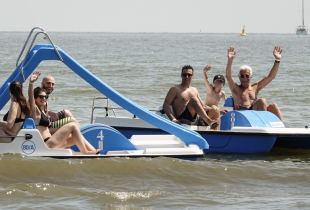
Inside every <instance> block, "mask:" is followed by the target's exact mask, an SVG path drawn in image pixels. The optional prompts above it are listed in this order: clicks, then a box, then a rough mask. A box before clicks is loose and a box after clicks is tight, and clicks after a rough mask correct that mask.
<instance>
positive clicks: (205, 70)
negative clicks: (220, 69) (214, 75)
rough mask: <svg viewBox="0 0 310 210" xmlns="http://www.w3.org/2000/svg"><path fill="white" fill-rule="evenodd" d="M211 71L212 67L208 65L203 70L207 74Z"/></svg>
mask: <svg viewBox="0 0 310 210" xmlns="http://www.w3.org/2000/svg"><path fill="white" fill-rule="evenodd" d="M211 69H212V66H209V65H207V66H206V67H205V68H204V69H203V71H204V72H205V73H206V72H208V71H210V70H211Z"/></svg>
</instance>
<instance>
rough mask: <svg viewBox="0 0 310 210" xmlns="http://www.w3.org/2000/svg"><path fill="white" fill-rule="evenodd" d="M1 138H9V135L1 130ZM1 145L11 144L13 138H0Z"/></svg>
mask: <svg viewBox="0 0 310 210" xmlns="http://www.w3.org/2000/svg"><path fill="white" fill-rule="evenodd" d="M0 136H7V134H6V133H5V132H4V130H3V128H0ZM0 142H1V143H11V142H12V139H11V137H5V138H2V137H1V138H0Z"/></svg>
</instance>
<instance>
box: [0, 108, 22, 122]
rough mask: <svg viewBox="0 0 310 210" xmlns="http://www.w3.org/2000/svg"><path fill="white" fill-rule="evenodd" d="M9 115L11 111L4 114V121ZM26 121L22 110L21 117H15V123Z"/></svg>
mask: <svg viewBox="0 0 310 210" xmlns="http://www.w3.org/2000/svg"><path fill="white" fill-rule="evenodd" d="M8 116H9V111H8V112H7V113H6V114H5V115H4V117H3V121H7V120H8ZM24 121H25V119H22V111H20V116H19V118H16V119H15V122H14V124H15V123H19V122H24Z"/></svg>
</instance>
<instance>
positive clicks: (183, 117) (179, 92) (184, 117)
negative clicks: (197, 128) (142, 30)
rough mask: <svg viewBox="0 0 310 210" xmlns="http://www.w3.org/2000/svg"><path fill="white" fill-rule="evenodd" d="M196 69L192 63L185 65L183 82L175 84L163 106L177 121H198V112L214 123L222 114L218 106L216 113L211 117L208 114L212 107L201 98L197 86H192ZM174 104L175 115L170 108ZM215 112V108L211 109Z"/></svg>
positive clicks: (182, 76)
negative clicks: (207, 111)
mask: <svg viewBox="0 0 310 210" xmlns="http://www.w3.org/2000/svg"><path fill="white" fill-rule="evenodd" d="M193 73H194V69H193V67H191V66H190V65H188V66H184V67H183V68H182V72H181V78H182V83H181V84H179V85H174V86H172V87H171V88H170V90H169V92H168V93H167V96H166V99H165V102H164V105H163V108H164V111H165V113H166V115H167V116H168V117H169V119H170V120H171V121H173V122H175V123H178V124H181V123H185V124H191V123H193V122H195V121H196V118H197V114H198V115H199V116H200V117H201V118H202V119H203V120H204V121H205V122H206V123H207V124H208V125H210V126H211V125H212V124H213V123H215V122H218V120H219V119H218V118H219V116H220V113H219V110H218V109H217V107H212V109H214V114H213V115H212V116H211V115H210V117H211V119H210V117H209V116H208V115H207V114H206V110H208V109H210V107H207V106H206V105H205V104H204V103H203V102H202V100H201V98H200V96H199V93H198V90H197V89H196V88H195V87H192V86H190V84H191V81H192V79H193V78H194V74H193ZM170 104H171V105H172V107H173V110H174V112H175V115H176V116H174V115H173V114H172V112H171V110H170V107H169V105H170ZM209 113H210V114H211V113H213V110H212V111H211V110H210V111H209Z"/></svg>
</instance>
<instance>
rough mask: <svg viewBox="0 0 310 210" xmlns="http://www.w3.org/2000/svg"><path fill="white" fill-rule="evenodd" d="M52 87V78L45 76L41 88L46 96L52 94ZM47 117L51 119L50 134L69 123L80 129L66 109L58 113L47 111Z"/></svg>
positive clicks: (53, 80) (53, 83) (53, 81)
mask: <svg viewBox="0 0 310 210" xmlns="http://www.w3.org/2000/svg"><path fill="white" fill-rule="evenodd" d="M54 86H55V79H54V78H53V77H51V76H46V77H44V78H43V80H42V83H41V87H42V88H43V89H45V90H46V94H47V95H48V96H49V94H51V93H52V92H53V90H54ZM48 115H49V116H51V118H52V123H51V127H50V132H51V133H54V132H55V131H56V130H57V129H59V128H60V127H62V126H63V125H65V124H67V123H70V122H75V123H76V124H77V126H78V127H81V126H80V124H79V123H78V121H77V120H76V119H75V118H74V116H73V115H72V113H71V112H70V111H69V110H68V109H64V110H62V111H60V112H58V113H54V112H52V111H48Z"/></svg>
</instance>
